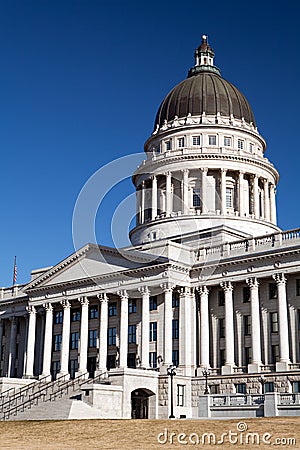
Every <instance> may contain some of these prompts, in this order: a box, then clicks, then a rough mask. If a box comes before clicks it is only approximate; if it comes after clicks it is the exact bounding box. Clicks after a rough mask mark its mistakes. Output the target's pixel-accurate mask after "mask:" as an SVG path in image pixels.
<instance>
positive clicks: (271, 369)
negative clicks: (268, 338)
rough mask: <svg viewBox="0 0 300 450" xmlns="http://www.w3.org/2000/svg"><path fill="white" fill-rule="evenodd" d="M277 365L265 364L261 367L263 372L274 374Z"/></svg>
mask: <svg viewBox="0 0 300 450" xmlns="http://www.w3.org/2000/svg"><path fill="white" fill-rule="evenodd" d="M274 371H275V365H274V364H265V365H262V366H261V372H274Z"/></svg>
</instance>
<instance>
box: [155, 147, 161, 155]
mask: <svg viewBox="0 0 300 450" xmlns="http://www.w3.org/2000/svg"><path fill="white" fill-rule="evenodd" d="M155 153H157V154H159V153H160V145H157V146H156V147H155Z"/></svg>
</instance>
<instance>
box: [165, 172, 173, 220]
mask: <svg viewBox="0 0 300 450" xmlns="http://www.w3.org/2000/svg"><path fill="white" fill-rule="evenodd" d="M172 206H173V205H172V174H171V172H167V173H166V214H167V216H169V215H170V214H171V212H172Z"/></svg>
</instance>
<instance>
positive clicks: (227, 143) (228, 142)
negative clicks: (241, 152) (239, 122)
mask: <svg viewBox="0 0 300 450" xmlns="http://www.w3.org/2000/svg"><path fill="white" fill-rule="evenodd" d="M224 147H231V137H227V136H225V137H224Z"/></svg>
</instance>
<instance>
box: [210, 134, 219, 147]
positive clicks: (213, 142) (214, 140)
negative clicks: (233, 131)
mask: <svg viewBox="0 0 300 450" xmlns="http://www.w3.org/2000/svg"><path fill="white" fill-rule="evenodd" d="M208 145H217V136H214V135H210V136H208Z"/></svg>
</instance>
